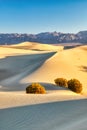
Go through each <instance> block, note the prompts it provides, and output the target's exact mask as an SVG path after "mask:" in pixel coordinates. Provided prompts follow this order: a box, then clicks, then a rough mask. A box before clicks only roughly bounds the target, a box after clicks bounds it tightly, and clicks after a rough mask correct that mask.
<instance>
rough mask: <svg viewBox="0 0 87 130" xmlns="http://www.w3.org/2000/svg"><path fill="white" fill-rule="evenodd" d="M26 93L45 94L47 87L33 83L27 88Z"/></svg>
mask: <svg viewBox="0 0 87 130" xmlns="http://www.w3.org/2000/svg"><path fill="white" fill-rule="evenodd" d="M26 93H34V94H45V93H46V90H45V88H44V87H43V86H42V85H40V84H39V83H32V84H31V85H29V86H28V87H27V88H26Z"/></svg>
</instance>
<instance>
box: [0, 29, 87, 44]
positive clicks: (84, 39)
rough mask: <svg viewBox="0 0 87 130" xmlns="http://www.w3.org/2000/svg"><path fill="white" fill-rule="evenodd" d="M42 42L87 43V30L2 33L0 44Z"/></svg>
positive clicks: (0, 34)
mask: <svg viewBox="0 0 87 130" xmlns="http://www.w3.org/2000/svg"><path fill="white" fill-rule="evenodd" d="M25 41H29V42H40V43H47V44H58V43H74V42H75V43H87V31H80V32H78V33H76V34H74V33H61V32H56V31H55V32H44V33H39V34H19V33H10V34H9V33H6V34H4V33H0V45H3V44H17V43H21V42H25Z"/></svg>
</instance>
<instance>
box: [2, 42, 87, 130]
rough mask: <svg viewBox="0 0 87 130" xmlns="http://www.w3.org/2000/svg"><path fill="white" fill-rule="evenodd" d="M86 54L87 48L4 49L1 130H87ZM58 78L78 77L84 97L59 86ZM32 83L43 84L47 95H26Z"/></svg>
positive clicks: (30, 46) (23, 46)
mask: <svg viewBox="0 0 87 130" xmlns="http://www.w3.org/2000/svg"><path fill="white" fill-rule="evenodd" d="M36 50H38V51H36ZM41 50H43V51H41ZM86 55H87V46H82V47H77V48H74V49H69V50H63V47H56V46H51V45H43V44H38V43H37V44H35V43H27V42H26V43H22V44H18V45H14V46H0V130H20V129H21V130H73V129H75V130H87V125H86V122H87V114H86V111H87V105H86V104H87V103H86V102H87V100H86V99H87V96H86V95H85V93H86V92H87V91H86V90H87V87H86V86H87V80H86V79H87V59H86ZM57 77H64V78H67V79H70V78H78V79H79V80H80V81H81V82H82V83H83V88H84V93H83V95H80V94H76V93H74V92H71V91H70V90H68V89H64V88H60V87H57V86H55V85H54V79H55V78H57ZM31 82H40V83H41V84H42V85H44V87H45V88H46V90H47V93H46V94H44V95H42V94H39V95H38V94H36V95H34V94H26V93H25V88H26V86H28V85H29V84H31ZM84 98H85V99H84ZM77 99H80V100H77ZM82 99H84V100H82ZM65 100H67V101H65ZM55 101H56V102H55ZM26 105H27V106H26Z"/></svg>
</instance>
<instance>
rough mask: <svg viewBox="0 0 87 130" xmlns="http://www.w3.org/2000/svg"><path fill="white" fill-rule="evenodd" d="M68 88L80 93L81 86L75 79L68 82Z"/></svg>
mask: <svg viewBox="0 0 87 130" xmlns="http://www.w3.org/2000/svg"><path fill="white" fill-rule="evenodd" d="M68 88H69V89H70V90H72V91H74V92H76V93H81V91H82V84H81V83H80V81H79V80H77V79H71V80H69V81H68Z"/></svg>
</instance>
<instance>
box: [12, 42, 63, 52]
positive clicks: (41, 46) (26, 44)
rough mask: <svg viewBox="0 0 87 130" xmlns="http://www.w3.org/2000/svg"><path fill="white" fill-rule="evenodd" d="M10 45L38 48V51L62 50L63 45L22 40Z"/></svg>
mask: <svg viewBox="0 0 87 130" xmlns="http://www.w3.org/2000/svg"><path fill="white" fill-rule="evenodd" d="M10 47H14V48H20V49H31V50H40V51H60V50H63V46H55V45H50V44H49V45H48V44H41V43H35V42H23V43H20V44H16V45H12V46H10Z"/></svg>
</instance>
